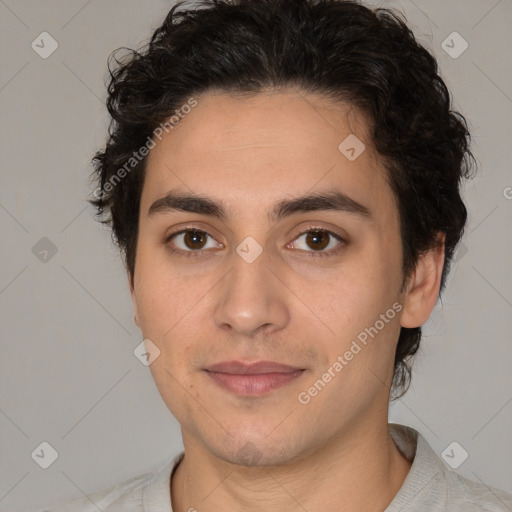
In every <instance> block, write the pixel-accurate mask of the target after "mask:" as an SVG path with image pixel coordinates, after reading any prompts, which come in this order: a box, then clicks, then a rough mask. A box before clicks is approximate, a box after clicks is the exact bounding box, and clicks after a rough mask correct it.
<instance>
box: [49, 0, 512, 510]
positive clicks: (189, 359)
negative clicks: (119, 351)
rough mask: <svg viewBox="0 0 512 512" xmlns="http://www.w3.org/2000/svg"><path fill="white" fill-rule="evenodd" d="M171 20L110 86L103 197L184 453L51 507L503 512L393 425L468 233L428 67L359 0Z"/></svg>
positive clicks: (286, 0) (410, 39)
mask: <svg viewBox="0 0 512 512" xmlns="http://www.w3.org/2000/svg"><path fill="white" fill-rule="evenodd" d="M182 7H183V6H182V5H181V4H180V5H178V6H176V7H175V8H173V9H172V10H171V12H170V13H169V15H168V17H167V19H166V20H165V22H164V23H163V25H162V26H161V27H160V28H159V29H157V31H156V32H155V34H154V35H153V38H152V40H151V43H150V45H149V46H148V48H146V49H145V50H144V51H142V52H134V53H133V55H132V57H131V58H130V59H129V60H127V61H125V62H120V63H118V65H117V67H116V68H115V69H114V70H112V80H111V84H110V87H109V99H108V107H109V112H110V114H111V116H112V119H113V124H112V126H111V130H110V139H109V141H108V143H107V145H106V147H105V148H104V150H103V151H100V152H99V153H98V154H97V155H96V157H95V160H94V162H95V166H96V169H95V172H96V175H97V178H98V188H97V189H96V190H95V191H94V199H93V200H92V203H93V204H94V205H95V206H96V207H97V208H98V212H99V214H100V215H102V214H105V213H107V214H108V216H107V218H106V219H105V220H104V222H107V223H109V224H110V225H111V226H112V229H113V234H114V236H115V240H116V241H117V243H118V244H119V247H120V248H121V250H122V254H123V257H124V261H125V264H126V269H127V273H128V279H129V286H130V291H131V295H132V298H133V304H134V312H135V322H136V323H137V325H138V326H139V327H140V329H141V331H142V334H143V336H144V339H145V346H146V349H147V352H146V356H147V358H148V362H150V363H151V364H150V369H151V372H152V375H153V377H154V379H155V382H156V385H157V387H158V390H159V392H160V394H161V396H162V398H163V400H164V401H165V403H166V404H167V406H168V408H169V409H170V411H171V412H172V414H173V415H174V416H175V417H176V418H177V420H178V421H179V422H180V424H181V428H182V435H183V443H184V447H185V451H184V454H180V455H179V456H178V457H176V458H173V459H172V460H170V461H169V464H167V465H166V466H165V467H163V468H160V469H159V470H158V471H155V472H154V473H150V474H146V475H142V476H139V477H136V478H134V479H131V480H129V481H127V482H123V483H121V484H119V485H117V486H115V487H113V488H110V489H107V490H104V491H100V492H98V493H94V494H92V495H89V497H87V498H82V499H79V500H76V501H73V502H70V503H67V504H64V505H63V506H62V507H61V508H57V509H55V510H69V511H71V510H73V511H86V510H97V509H99V510H103V511H105V512H106V511H109V512H113V511H123V512H128V511H136V510H137V511H139V510H144V511H147V512H150V511H151V512H154V511H167V512H168V511H171V510H172V511H174V512H186V511H188V512H193V511H198V512H213V511H215V512H216V511H239V510H243V511H251V512H252V511H254V512H255V511H263V510H270V509H272V510H278V511H279V512H288V511H290V512H291V511H297V510H300V511H314V510H326V511H332V512H353V511H361V510H364V511H368V512H372V511H375V512H377V511H384V510H385V511H386V512H398V511H402V512H406V511H413V510H414V511H416V510H417V511H422V512H430V511H444V510H448V511H465V512H466V511H471V510H488V511H506V510H512V496H510V495H507V494H506V493H504V492H503V491H499V490H497V489H493V488H489V487H487V486H485V485H483V484H480V483H475V482H471V481H469V480H467V479H465V478H463V477H461V476H459V475H457V474H456V473H454V472H452V471H449V470H448V469H447V468H446V466H445V465H444V463H443V462H442V461H441V460H440V459H439V457H438V456H437V455H436V454H435V453H434V451H433V450H432V449H431V448H430V447H429V446H428V444H427V443H426V441H425V439H424V438H423V437H422V436H421V435H420V434H419V433H418V432H416V431H415V430H413V429H411V428H408V427H404V426H400V425H388V404H389V399H390V395H392V396H394V397H396V396H399V395H400V394H403V393H404V392H405V391H406V389H407V385H408V383H409V378H410V367H409V366H408V359H409V358H410V357H411V356H413V355H414V354H415V353H416V351H417V349H418V346H419V342H420V337H421V329H420V327H421V325H423V324H424V323H425V321H426V320H427V319H428V317H429V315H430V313H431V311H432V309H433V307H434V305H435V303H436V301H437V299H438V296H439V293H440V290H441V289H442V287H443V285H444V282H445V278H446V275H447V272H448V269H449V265H450V261H451V259H452V256H453V253H454V250H455V248H456V246H457V243H458V241H459V240H460V237H461V235H462V231H463V228H464V225H465V222H466V209H465V207H464V204H463V202H462V200H461V197H460V190H459V187H460V183H461V180H462V179H463V178H466V177H469V175H470V167H471V166H470V163H471V160H472V155H471V152H470V150H469V140H470V138H469V133H468V131H467V127H466V123H465V120H464V118H463V117H462V116H461V115H460V114H458V113H456V112H454V111H453V110H451V105H450V98H449V94H448V91H447V89H446V87H445V84H444V83H443V81H442V80H441V78H440V77H439V75H438V74H437V66H436V62H435V59H434V58H433V57H432V56H431V55H430V54H429V53H428V52H427V51H426V50H425V49H424V48H423V47H421V46H420V45H419V44H418V43H417V42H416V41H415V39H414V36H413V34H412V33H411V31H410V30H409V29H408V28H407V27H406V26H405V24H404V23H403V22H402V21H401V20H400V19H399V18H398V17H397V16H395V15H393V14H392V13H391V12H388V11H386V10H375V11H372V10H370V9H368V8H366V7H364V6H362V5H359V4H357V3H354V2H349V1H336V0H326V1H322V2H318V1H314V0H240V1H234V2H227V1H226V2H218V3H215V4H212V3H211V2H203V3H201V4H198V5H197V6H196V7H197V8H196V9H190V10H185V9H181V8H182Z"/></svg>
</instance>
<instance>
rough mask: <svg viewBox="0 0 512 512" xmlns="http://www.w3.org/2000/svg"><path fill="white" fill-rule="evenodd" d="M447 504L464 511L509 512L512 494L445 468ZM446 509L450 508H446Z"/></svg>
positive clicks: (511, 507) (511, 509)
mask: <svg viewBox="0 0 512 512" xmlns="http://www.w3.org/2000/svg"><path fill="white" fill-rule="evenodd" d="M444 474H445V478H446V490H447V496H446V500H447V504H448V505H449V506H452V507H457V508H453V510H457V511H458V510H461V511H462V510H463V511H464V512H476V511H479V512H482V511H483V512H510V511H512V494H508V493H507V492H505V491H502V490H501V489H496V488H495V487H491V486H488V485H485V484H484V483H481V482H476V481H473V480H470V479H468V478H465V477H463V476H462V475H460V474H458V473H456V472H455V471H452V470H450V469H447V468H445V471H444ZM447 510H452V509H451V508H448V509H447Z"/></svg>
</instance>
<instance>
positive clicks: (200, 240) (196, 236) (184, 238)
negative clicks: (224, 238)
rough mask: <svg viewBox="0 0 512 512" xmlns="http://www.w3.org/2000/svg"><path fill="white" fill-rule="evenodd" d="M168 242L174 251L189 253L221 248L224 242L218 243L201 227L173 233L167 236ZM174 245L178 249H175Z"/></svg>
mask: <svg viewBox="0 0 512 512" xmlns="http://www.w3.org/2000/svg"><path fill="white" fill-rule="evenodd" d="M166 242H167V243H168V244H169V245H170V246H171V249H172V250H173V251H175V252H176V251H177V252H181V253H188V254H189V255H190V254H191V253H195V252H196V253H198V254H202V253H205V252H206V249H219V248H221V247H222V244H216V243H215V239H214V238H213V237H212V236H210V235H209V234H208V233H206V231H202V230H200V229H184V230H183V231H179V232H178V233H172V234H171V235H169V236H168V237H167V240H166ZM219 245H220V246H221V247H219ZM173 247H174V248H177V249H173ZM202 249H205V250H202Z"/></svg>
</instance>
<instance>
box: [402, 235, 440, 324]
mask: <svg viewBox="0 0 512 512" xmlns="http://www.w3.org/2000/svg"><path fill="white" fill-rule="evenodd" d="M444 242H445V235H444V233H443V234H440V235H439V237H438V243H437V245H436V246H435V247H434V248H432V249H430V250H429V251H428V252H427V253H425V254H423V255H422V256H420V257H419V259H418V262H417V264H416V268H415V270H414V272H413V273H412V274H411V276H410V277H409V279H408V281H407V286H406V292H405V297H404V299H403V305H404V308H403V312H402V315H401V318H400V324H401V326H402V327H408V328H414V327H420V326H421V325H423V324H424V323H425V322H426V321H427V320H428V317H429V316H430V313H432V310H433V309H434V306H435V305H436V302H437V299H438V297H439V289H440V287H441V275H442V272H443V265H444Z"/></svg>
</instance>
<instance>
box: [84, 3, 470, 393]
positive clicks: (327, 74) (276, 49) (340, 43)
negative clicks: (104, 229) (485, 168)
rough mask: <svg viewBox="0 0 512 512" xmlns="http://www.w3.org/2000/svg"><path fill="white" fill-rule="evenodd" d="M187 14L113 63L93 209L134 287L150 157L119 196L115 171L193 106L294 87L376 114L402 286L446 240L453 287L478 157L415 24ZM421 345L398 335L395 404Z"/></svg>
mask: <svg viewBox="0 0 512 512" xmlns="http://www.w3.org/2000/svg"><path fill="white" fill-rule="evenodd" d="M186 3H187V2H185V1H180V2H178V3H177V4H176V5H175V6H174V7H173V8H172V9H171V10H170V12H169V14H168V15H167V17H166V19H165V21H164V22H163V24H162V25H161V26H160V27H159V28H158V29H157V30H156V31H155V32H154V34H153V36H152V37H151V39H150V42H149V43H148V44H147V45H145V46H144V47H143V48H141V49H140V50H129V51H128V53H127V54H125V55H124V57H122V58H121V59H119V58H117V51H115V52H114V53H113V54H112V55H111V56H110V58H109V65H108V68H109V72H110V82H109V85H108V99H107V108H108V111H109V113H110V116H111V123H110V127H109V138H108V141H107V143H106V145H105V147H104V149H103V150H102V151H99V152H98V153H96V155H95V157H94V158H93V165H94V173H93V175H94V177H95V178H96V180H97V185H98V189H96V190H100V191H101V193H100V194H96V193H94V199H92V200H90V203H92V204H93V205H94V206H95V207H96V208H97V215H98V216H99V217H100V218H101V219H102V220H101V222H103V223H105V224H108V225H109V226H111V228H112V237H113V240H114V242H115V243H116V244H117V245H118V246H119V248H120V250H121V253H122V256H123V259H124V263H125V266H126V268H127V270H128V273H129V277H130V279H131V282H132V283H133V276H134V272H135V256H136V246H137V238H138V215H139V207H140V197H141V192H142V187H143V183H144V174H145V163H146V160H147V159H146V157H144V158H141V159H140V161H137V162H135V161H131V163H132V164H133V166H132V167H133V170H132V169H129V170H130V171H131V172H128V173H126V172H125V173H123V175H125V176H124V178H123V179H122V180H117V182H116V183H115V184H114V183H113V181H112V180H113V177H116V176H115V175H116V172H118V171H119V170H120V168H122V167H123V166H125V170H126V169H127V167H126V163H127V162H128V161H129V160H130V159H131V158H133V153H134V151H137V150H138V149H139V148H141V147H142V146H143V145H144V144H146V141H147V140H149V139H148V137H150V136H152V134H153V131H154V130H155V129H156V128H157V127H158V126H159V125H160V124H161V123H164V122H165V121H166V120H168V119H169V117H170V116H173V115H174V114H175V112H176V110H177V109H178V108H179V107H180V106H181V105H183V104H184V103H187V101H188V100H189V99H190V97H191V96H193V95H194V94H197V95H199V94H201V93H203V92H208V91H213V90H220V91H225V92H227V93H230V94H249V95H251V94H257V93H259V92H263V91H266V90H269V89H270V90H278V89H280V88H282V87H290V86H292V87H296V88H298V89H299V90H301V91H305V92H306V93H318V94H320V95H323V96H324V97H326V98H331V99H334V100H340V101H348V102H349V103H350V104H352V105H353V106H354V107H356V108H358V109H360V111H361V112H364V113H365V114H366V116H367V118H368V119H369V122H370V133H371V136H372V143H373V145H374V148H375V150H376V151H377V153H378V154H379V155H380V156H381V157H382V163H383V165H384V166H385V168H386V176H387V179H388V182H389V185H390V187H391V188H392V190H393V193H394V195H395V198H396V201H397V204H398V213H399V218H400V228H401V237H402V246H403V251H402V252H403V273H404V282H405V279H406V278H407V277H408V276H409V275H410V273H411V272H412V271H413V270H414V268H415V265H416V263H417V261H418V257H419V256H420V255H421V254H423V253H425V252H426V251H428V250H429V249H431V248H433V247H435V246H436V245H437V244H439V243H440V242H439V236H438V235H439V234H440V233H444V234H445V242H444V243H445V259H444V268H443V274H442V279H441V289H442V288H443V287H444V284H445V281H446V276H447V273H448V271H449V267H450V262H451V260H452V257H453V253H454V250H455V247H456V246H457V244H458V242H459V240H460V238H461V236H462V233H463V229H464V225H465V223H466V217H467V212H466V208H465V206H464V203H463V201H462V199H461V196H460V185H461V181H462V179H463V178H469V177H470V175H471V168H472V165H471V164H472V163H474V162H475V159H474V157H473V155H472V154H471V151H470V149H469V145H470V134H469V131H468V129H467V123H466V120H465V118H464V116H462V115H461V114H460V113H458V112H456V111H454V110H452V108H451V99H450V93H449V91H448V89H447V87H446V85H445V83H444V81H443V80H442V78H441V77H440V75H439V73H438V66H437V62H436V59H435V58H434V57H433V56H432V55H431V54H430V53H429V51H427V49H425V48H424V47H423V46H422V45H420V44H419V43H418V42H417V41H416V39H415V37H414V35H413V33H412V31H411V30H410V29H409V28H408V27H407V26H406V24H405V21H406V20H405V18H403V19H402V17H403V16H402V15H401V14H400V13H399V12H396V11H393V10H390V9H382V8H377V9H373V10H372V9H369V8H367V7H365V6H363V5H361V4H359V3H358V2H355V1H343V0H231V1H229V0H225V1H217V2H213V3H212V2H211V1H208V0H199V1H198V2H196V3H195V4H194V6H193V8H187V7H186V5H185V4H186ZM117 177H119V174H118V176H117ZM109 183H110V185H111V186H110V187H109V186H107V185H108V184H109ZM112 185H115V186H112ZM106 214H108V215H106ZM420 339H421V327H417V328H412V329H411V328H402V329H401V331H400V336H399V340H398V345H397V350H396V354H395V361H394V374H393V382H392V391H394V392H397V393H396V394H395V396H394V398H397V397H398V396H402V395H403V394H404V393H405V391H406V390H407V388H408V386H409V383H410V377H411V367H410V361H409V360H410V358H411V356H413V355H414V354H415V353H416V352H417V350H418V348H419V342H420Z"/></svg>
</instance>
